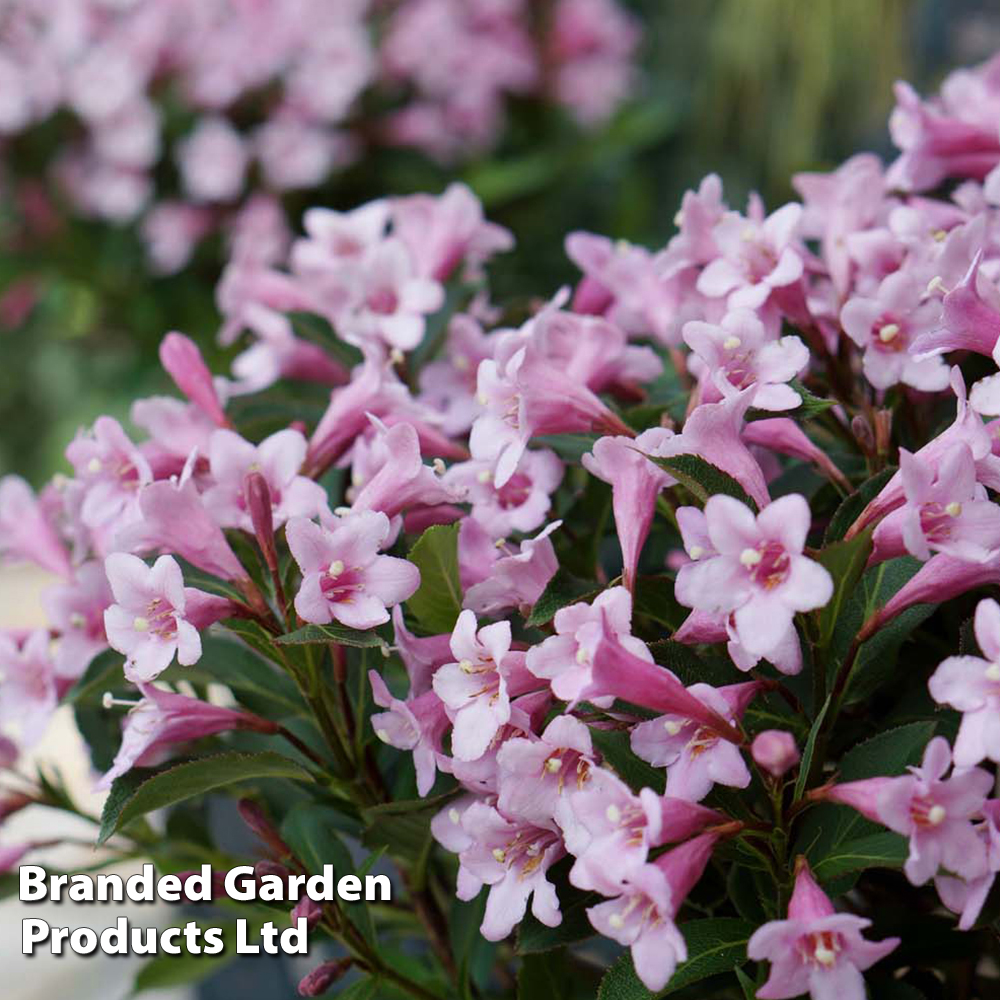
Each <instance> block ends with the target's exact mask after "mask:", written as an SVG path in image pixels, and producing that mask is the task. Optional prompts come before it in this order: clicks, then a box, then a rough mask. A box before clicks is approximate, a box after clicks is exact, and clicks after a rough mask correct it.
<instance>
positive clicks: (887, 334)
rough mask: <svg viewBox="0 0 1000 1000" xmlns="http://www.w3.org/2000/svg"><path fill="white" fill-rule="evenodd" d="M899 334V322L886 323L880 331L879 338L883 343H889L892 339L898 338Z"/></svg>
mask: <svg viewBox="0 0 1000 1000" xmlns="http://www.w3.org/2000/svg"><path fill="white" fill-rule="evenodd" d="M898 336H899V324H898V323H886V324H885V326H883V327H882V329H881V330H879V332H878V339H879V340H881V341H882V343H883V344H888V343H889V342H890V341H893V340H895V339H896V337H898Z"/></svg>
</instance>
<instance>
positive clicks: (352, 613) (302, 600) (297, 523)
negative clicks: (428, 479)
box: [285, 511, 420, 629]
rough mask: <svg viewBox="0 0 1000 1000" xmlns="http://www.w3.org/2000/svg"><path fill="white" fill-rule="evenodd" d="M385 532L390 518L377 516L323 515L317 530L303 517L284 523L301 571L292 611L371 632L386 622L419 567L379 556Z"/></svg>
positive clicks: (315, 621)
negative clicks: (300, 582) (300, 579)
mask: <svg viewBox="0 0 1000 1000" xmlns="http://www.w3.org/2000/svg"><path fill="white" fill-rule="evenodd" d="M389 530H390V528H389V518H387V517H386V516H385V514H383V513H381V512H379V511H361V512H360V513H357V514H350V515H348V516H346V517H343V518H338V517H335V516H333V515H331V514H328V513H326V512H323V513H321V514H320V524H319V525H317V524H315V523H314V522H312V521H309V520H307V519H306V518H302V517H296V518H292V520H291V521H289V522H288V524H287V525H286V527H285V534H286V536H287V538H288V547H289V548H290V549H291V551H292V556H293V557H294V558H295V561H296V562H297V563H298V565H299V569H300V570H301V571H302V585H301V586H300V588H299V592H298V594H297V595H296V597H295V610H296V611H297V612H298V613H299V615H300V616H301V617H302V618H303V619H304V620H305V621H307V622H312V623H313V624H315V625H326V624H328V623H329V622H331V621H333V620H334V619H336V620H337V621H338V622H340V623H341V624H342V625H346V626H347V627H348V628H356V629H368V628H374V627H375V626H376V625H381V624H383V623H384V622H387V621H388V620H389V612H388V611H387V608H389V607H392V606H393V605H394V604H399V603H400V601H405V600H406V598H408V597H409V596H410V595H411V594H413V593H414V591H415V590H416V589H417V587H419V586H420V571H419V570H418V569H417V567H416V566H414V565H413V563H410V562H407V561H406V560H405V559H397V558H395V557H393V556H383V555H379V550H380V549H381V548H382V547H383V545H384V544H385V543H386V541H387V540H388V538H389Z"/></svg>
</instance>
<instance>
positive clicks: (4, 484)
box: [0, 476, 73, 579]
mask: <svg viewBox="0 0 1000 1000" xmlns="http://www.w3.org/2000/svg"><path fill="white" fill-rule="evenodd" d="M0 555H2V556H3V557H4V558H7V559H24V560H27V561H29V562H33V563H35V564H36V565H38V566H41V567H42V569H45V570H48V571H49V572H50V573H55V574H56V575H58V576H61V577H63V578H65V579H68V578H70V577H71V576H72V574H73V569H72V566H71V565H70V558H69V553H68V552H67V551H66V546H65V545H64V544H63V542H62V539H61V538H60V537H59V534H58V532H57V531H56V529H55V527H54V525H53V524H52V523H51V522H50V520H49V518H48V517H47V516H46V513H45V511H44V510H43V508H42V505H41V504H40V503H39V501H38V499H37V498H36V497H35V494H34V493H33V492H32V490H31V487H30V486H29V485H28V484H27V483H26V482H25V481H24V480H23V479H21V477H20V476H4V477H3V478H2V479H0Z"/></svg>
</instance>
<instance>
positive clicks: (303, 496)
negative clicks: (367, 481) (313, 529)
mask: <svg viewBox="0 0 1000 1000" xmlns="http://www.w3.org/2000/svg"><path fill="white" fill-rule="evenodd" d="M305 457H306V439H305V438H304V437H303V436H302V435H301V434H300V433H299V432H298V431H295V430H283V431H278V432H277V433H276V434H272V435H271V436H270V437H268V438H265V439H264V440H263V441H261V443H260V444H258V445H253V444H251V443H250V442H249V441H246V440H244V439H243V438H241V437H240V436H239V434H236V433H235V432H234V431H230V430H218V431H216V432H215V433H214V434H213V435H212V437H211V439H210V441H209V446H208V459H209V467H210V470H211V475H212V485H211V486H209V488H208V489H207V490H206V491H205V492H204V493H203V494H202V499H203V501H204V504H205V507H206V508H207V509H208V511H209V512H210V513H211V515H212V516H213V517H214V518H215V520H216V522H217V523H218V524H220V525H221V526H222V527H224V528H240V529H242V530H243V531H246V532H249V533H251V534H252V533H253V530H254V528H253V522H252V520H251V517H250V511H249V505H248V498H247V493H246V478H247V475H248V474H249V473H251V472H259V473H260V474H261V475H262V476H263V477H264V480H265V481H266V482H267V486H268V490H269V492H270V495H271V507H272V519H273V522H274V525H275V527H277V528H280V527H281V526H282V525H283V524H284V523H285V522H286V521H287V520H288V519H289V518H292V517H306V518H308V517H315V516H316V515H317V514H318V513H319V512H320V511H321V510H322V509H323V508H324V507H325V506H326V491H325V490H324V489H323V487H322V486H320V485H319V484H318V483H315V482H313V481H312V480H311V479H307V478H306V477H305V476H301V475H299V471H300V469H301V468H302V464H303V462H304V461H305Z"/></svg>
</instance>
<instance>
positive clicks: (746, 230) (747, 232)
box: [740, 226, 757, 243]
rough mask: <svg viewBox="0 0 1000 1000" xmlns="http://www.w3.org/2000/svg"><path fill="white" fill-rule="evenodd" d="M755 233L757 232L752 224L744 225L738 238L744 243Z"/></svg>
mask: <svg viewBox="0 0 1000 1000" xmlns="http://www.w3.org/2000/svg"><path fill="white" fill-rule="evenodd" d="M756 235H757V233H756V231H755V230H754V228H753V226H744V227H743V232H742V233H740V239H741V240H743V242H744V243H749V242H750V241H751V240H752V239H753V238H754V237H755V236H756Z"/></svg>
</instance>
